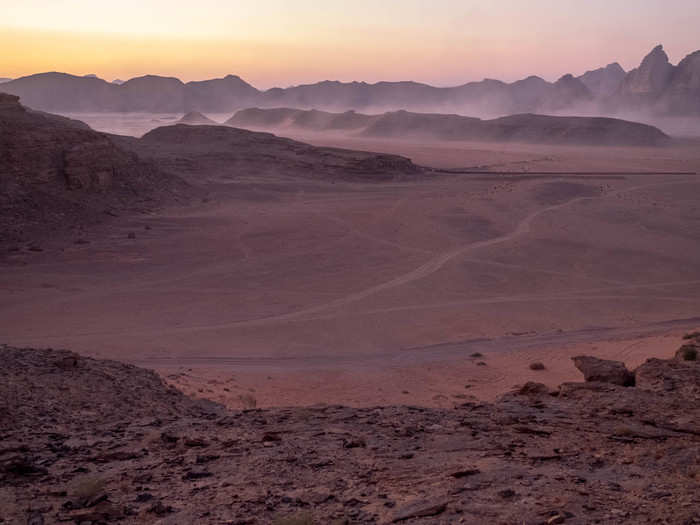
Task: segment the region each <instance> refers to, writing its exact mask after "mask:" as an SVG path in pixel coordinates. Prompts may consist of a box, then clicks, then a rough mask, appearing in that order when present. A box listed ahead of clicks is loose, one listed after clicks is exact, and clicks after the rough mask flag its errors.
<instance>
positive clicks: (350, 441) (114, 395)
mask: <svg viewBox="0 0 700 525" xmlns="http://www.w3.org/2000/svg"><path fill="white" fill-rule="evenodd" d="M0 361H1V362H2V363H3V366H2V367H0V433H1V435H2V437H3V441H2V445H1V446H0V508H1V509H2V513H3V514H2V517H3V519H5V520H6V521H7V522H8V523H26V522H30V523H58V522H73V523H84V522H86V521H90V522H93V523H96V522H97V523H112V522H114V523H119V522H126V523H153V522H155V521H159V520H160V521H163V522H164V523H202V524H207V523H250V524H253V523H273V522H275V523H318V524H325V523H336V522H339V523H340V522H344V523H368V524H370V523H383V524H386V523H426V524H427V523H431V524H434V523H438V524H440V523H444V524H448V523H525V524H528V525H530V524H532V525H535V524H542V523H571V524H587V523H620V524H645V523H659V522H663V523H689V524H690V523H697V522H698V521H699V520H700V514H698V508H700V507H699V506H698V503H699V501H698V491H697V486H698V485H697V476H698V470H697V469H698V462H699V461H700V426H699V425H698V421H700V403H699V402H700V364H699V363H697V362H680V361H677V360H661V359H651V360H649V361H647V362H646V363H644V364H643V365H642V366H640V367H639V368H638V369H637V370H636V371H635V374H636V377H637V386H636V387H622V386H618V385H615V384H611V383H601V382H587V383H566V384H564V385H562V386H561V388H560V390H559V391H550V390H549V389H548V388H546V387H544V386H543V385H537V384H534V383H529V384H528V385H525V386H524V387H522V388H519V389H517V390H515V391H513V392H512V393H510V394H507V395H505V396H503V398H502V399H501V400H500V401H498V402H496V403H491V404H489V403H477V402H467V403H465V404H463V405H460V406H457V407H455V408H454V409H427V408H420V407H405V406H390V407H377V408H348V407H342V406H319V407H310V408H274V409H265V410H245V411H242V412H238V411H227V410H225V409H224V408H223V407H221V406H219V405H216V404H214V403H211V402H207V401H195V400H192V399H188V398H187V397H185V396H184V395H183V394H181V393H179V392H178V391H176V390H174V389H172V388H170V387H168V386H166V385H165V384H164V383H163V382H162V381H161V380H160V378H158V377H157V376H156V375H155V374H153V373H152V372H149V371H146V370H141V369H139V368H136V367H133V366H129V365H123V364H120V363H117V362H113V361H102V360H94V359H89V358H86V357H82V356H79V355H77V354H74V353H72V352H67V351H57V350H35V349H29V348H23V349H20V348H11V347H6V346H0ZM284 520H287V521H284ZM293 520H297V521H293Z"/></svg>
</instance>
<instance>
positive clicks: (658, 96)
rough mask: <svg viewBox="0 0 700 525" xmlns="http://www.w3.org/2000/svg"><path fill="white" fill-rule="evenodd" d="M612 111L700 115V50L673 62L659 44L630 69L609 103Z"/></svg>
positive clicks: (683, 115) (685, 115)
mask: <svg viewBox="0 0 700 525" xmlns="http://www.w3.org/2000/svg"><path fill="white" fill-rule="evenodd" d="M607 106H608V109H609V110H611V111H630V110H632V111H642V112H644V113H649V114H656V115H664V116H682V117H689V116H699V115H700V51H695V52H694V53H691V54H689V55H688V56H686V57H685V58H684V59H683V60H681V61H680V62H679V63H678V65H677V66H674V65H672V64H671V63H670V62H669V60H668V56H667V55H666V52H665V51H664V50H663V47H662V46H656V47H655V48H654V49H653V50H652V51H651V53H649V54H648V55H647V56H646V57H645V58H644V60H643V61H642V63H641V64H640V66H639V67H638V68H637V69H634V70H632V71H630V72H629V73H628V74H627V75H626V77H625V79H624V80H623V82H622V84H621V86H620V89H619V90H618V91H617V92H616V93H615V94H614V95H613V96H612V97H611V98H610V99H609V101H608V103H607Z"/></svg>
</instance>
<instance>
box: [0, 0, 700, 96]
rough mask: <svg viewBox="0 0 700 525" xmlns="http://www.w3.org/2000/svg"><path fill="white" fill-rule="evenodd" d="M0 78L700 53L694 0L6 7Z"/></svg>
mask: <svg viewBox="0 0 700 525" xmlns="http://www.w3.org/2000/svg"><path fill="white" fill-rule="evenodd" d="M0 13H1V16H0V49H2V50H3V51H2V53H0V77H11V78H16V77H19V76H23V75H28V74H32V73H38V72H44V71H63V72H67V73H73V74H77V75H84V74H97V75H98V76H100V77H101V78H105V79H106V80H112V79H114V78H121V79H124V80H126V79H128V78H131V77H134V76H140V75H144V74H158V75H165V76H175V77H178V78H181V79H182V80H184V81H188V80H201V79H206V78H216V77H222V76H225V75H227V74H236V75H239V76H240V77H242V78H243V79H245V80H247V81H248V82H250V83H252V84H253V85H255V86H256V87H258V88H263V89H266V88H269V87H273V86H280V87H286V86H289V85H296V84H303V83H311V82H316V81H319V80H341V81H350V80H364V81H367V82H377V81H380V80H416V81H420V82H425V83H429V84H433V85H439V86H447V85H458V84H462V83H465V82H469V81H473V80H481V79H483V78H497V79H501V80H506V81H513V80H517V79H519V78H523V77H526V76H528V75H533V74H534V75H539V76H542V77H543V78H545V79H547V80H554V79H556V78H558V77H560V76H561V75H563V74H565V73H573V74H581V73H583V72H585V71H586V70H588V69H594V68H597V67H600V66H604V65H606V64H608V63H610V62H615V61H617V62H620V64H621V65H622V66H623V67H624V68H625V69H626V70H628V69H631V68H633V67H636V66H637V65H638V64H639V62H640V60H641V59H642V57H643V56H644V55H645V54H646V53H648V52H649V51H650V50H651V48H653V47H654V46H655V45H656V44H660V43H661V44H663V45H664V48H665V49H666V52H667V53H668V54H669V57H670V59H671V61H672V62H674V63H677V62H678V61H679V60H681V59H682V58H683V57H684V56H685V55H686V54H688V53H690V52H692V51H695V50H697V49H700V31H698V28H699V27H700V0H663V1H660V0H634V1H630V0H488V1H487V0H482V1H476V0H350V1H348V0H345V1H343V0H196V1H193V0H189V1H185V0H119V1H113V0H0Z"/></svg>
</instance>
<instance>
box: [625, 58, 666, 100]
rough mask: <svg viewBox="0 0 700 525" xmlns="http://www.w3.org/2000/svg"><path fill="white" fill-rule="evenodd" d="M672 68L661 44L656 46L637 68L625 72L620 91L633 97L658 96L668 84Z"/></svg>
mask: <svg viewBox="0 0 700 525" xmlns="http://www.w3.org/2000/svg"><path fill="white" fill-rule="evenodd" d="M673 69H674V68H673V65H671V63H670V62H669V61H668V55H667V54H666V52H665V51H664V48H663V46H661V45H659V46H656V47H655V48H654V49H652V51H651V52H650V53H649V54H648V55H647V56H646V57H644V60H642V63H641V64H640V65H639V67H638V68H637V69H634V70H632V71H630V72H629V73H628V74H627V77H626V78H625V80H624V81H623V82H622V86H621V92H622V94H623V95H632V96H635V97H651V98H655V97H658V96H659V95H660V94H661V92H662V91H663V90H664V89H666V87H667V86H668V84H669V82H670V80H671V76H672V75H673Z"/></svg>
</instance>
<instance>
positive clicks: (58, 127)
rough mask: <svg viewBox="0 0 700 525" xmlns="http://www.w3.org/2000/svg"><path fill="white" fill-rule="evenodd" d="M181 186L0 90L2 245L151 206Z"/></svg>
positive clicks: (83, 128) (94, 135)
mask: <svg viewBox="0 0 700 525" xmlns="http://www.w3.org/2000/svg"><path fill="white" fill-rule="evenodd" d="M186 191H187V185H186V184H185V183H184V182H183V181H181V180H179V179H178V178H177V177H174V176H172V175H167V174H165V173H162V172H160V171H159V170H158V169H157V168H155V167H154V166H153V165H152V164H149V163H146V162H143V161H142V160H140V159H139V158H138V157H137V156H136V155H134V154H133V153H131V152H128V151H125V150H124V149H121V148H119V147H118V146H116V145H115V144H114V143H113V142H112V140H111V139H110V138H109V137H108V136H107V135H105V134H103V133H98V132H95V131H93V130H91V129H90V128H89V127H88V126H87V125H85V124H83V123H82V122H78V121H75V120H71V119H67V118H64V117H59V116H56V115H50V114H47V113H41V112H37V111H32V110H30V109H27V108H25V107H24V106H22V105H21V104H20V103H19V99H18V97H16V96H14V95H7V94H3V93H0V226H1V227H0V243H2V242H7V241H20V240H22V239H28V238H31V237H33V236H35V235H39V234H43V235H53V234H54V233H55V232H56V231H58V230H61V229H65V228H69V227H71V226H76V225H80V224H83V223H91V222H94V221H96V220H98V218H100V217H104V211H105V210H108V209H110V210H122V209H133V208H138V207H139V206H144V204H145V203H148V204H145V206H146V207H153V206H154V205H156V204H157V203H158V202H160V201H165V200H169V199H171V198H173V199H177V198H178V195H183V194H184V193H185V192H186Z"/></svg>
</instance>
